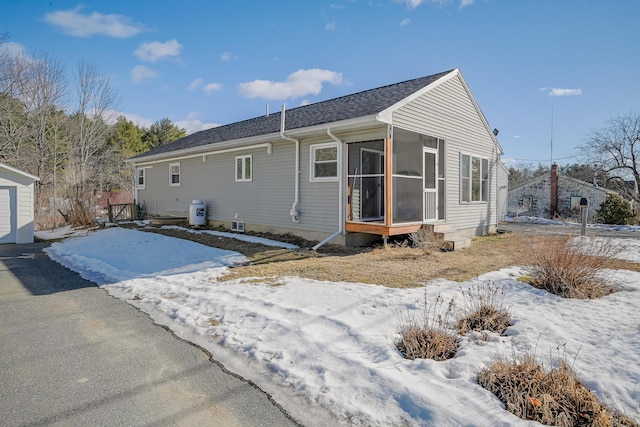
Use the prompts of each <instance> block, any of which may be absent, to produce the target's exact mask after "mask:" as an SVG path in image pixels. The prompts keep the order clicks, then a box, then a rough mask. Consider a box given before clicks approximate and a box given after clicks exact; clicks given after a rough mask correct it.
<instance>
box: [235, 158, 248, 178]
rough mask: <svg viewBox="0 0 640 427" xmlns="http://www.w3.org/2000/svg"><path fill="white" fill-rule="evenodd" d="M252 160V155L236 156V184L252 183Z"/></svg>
mask: <svg viewBox="0 0 640 427" xmlns="http://www.w3.org/2000/svg"><path fill="white" fill-rule="evenodd" d="M251 177H252V158H251V155H250V154H249V155H247V156H236V182H246V181H251V179H252V178H251Z"/></svg>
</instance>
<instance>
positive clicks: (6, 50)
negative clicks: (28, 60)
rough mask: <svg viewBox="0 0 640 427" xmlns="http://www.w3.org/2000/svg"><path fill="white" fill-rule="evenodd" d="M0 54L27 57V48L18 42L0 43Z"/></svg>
mask: <svg viewBox="0 0 640 427" xmlns="http://www.w3.org/2000/svg"><path fill="white" fill-rule="evenodd" d="M0 55H8V56H12V57H19V56H20V57H28V56H29V55H28V54H27V49H26V48H25V47H24V46H23V45H21V44H20V43H15V42H6V43H2V44H0Z"/></svg>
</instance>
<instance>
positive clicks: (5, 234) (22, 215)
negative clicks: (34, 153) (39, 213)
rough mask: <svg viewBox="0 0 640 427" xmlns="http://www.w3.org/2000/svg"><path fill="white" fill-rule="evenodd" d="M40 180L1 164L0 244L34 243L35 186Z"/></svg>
mask: <svg viewBox="0 0 640 427" xmlns="http://www.w3.org/2000/svg"><path fill="white" fill-rule="evenodd" d="M39 179H40V178H38V177H37V176H33V175H31V174H28V173H26V172H23V171H21V170H18V169H15V168H12V167H11V166H7V165H5V164H4V163H0V243H33V205H34V197H33V185H34V183H35V182H36V181H38V180H39Z"/></svg>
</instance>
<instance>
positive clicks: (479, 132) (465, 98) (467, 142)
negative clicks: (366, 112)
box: [393, 76, 499, 234]
mask: <svg viewBox="0 0 640 427" xmlns="http://www.w3.org/2000/svg"><path fill="white" fill-rule="evenodd" d="M481 114H482V113H481V112H479V110H478V109H476V106H475V104H474V102H473V100H472V98H471V94H470V93H469V92H467V88H466V86H465V85H464V83H463V81H462V79H461V78H460V77H459V76H453V77H451V78H449V79H446V80H444V81H442V82H440V83H439V84H437V85H436V86H435V87H433V88H432V89H431V90H429V91H428V92H427V93H426V94H424V95H422V96H419V97H418V98H416V99H415V100H413V101H411V102H410V103H408V104H407V105H405V106H403V107H402V108H400V109H398V110H397V111H395V112H394V113H393V124H394V126H398V127H402V128H404V129H407V130H411V131H414V132H418V133H422V134H424V135H431V136H434V137H438V138H442V139H444V140H445V141H446V143H445V144H446V153H447V157H446V167H445V173H446V180H445V181H446V186H447V188H446V212H445V220H446V221H447V223H450V224H451V225H452V226H453V227H455V228H456V229H458V230H469V231H472V230H476V229H478V228H479V227H486V226H489V225H492V224H497V222H498V216H497V193H496V187H497V182H496V181H497V180H496V169H497V167H496V164H495V159H497V158H498V155H499V147H498V146H497V145H496V144H495V142H494V140H493V138H492V135H491V131H490V130H489V129H488V128H487V126H486V125H485V123H484V122H483V120H482V116H481ZM461 153H465V154H469V155H473V156H476V157H480V158H484V159H488V164H487V172H488V175H487V181H486V184H485V185H486V188H487V190H486V191H485V194H486V197H487V203H489V205H490V207H489V208H487V205H486V204H485V203H466V202H462V201H461V194H460V177H461V172H460V163H461V162H460V154H461ZM494 206H495V207H496V208H495V209H494ZM470 234H471V233H470Z"/></svg>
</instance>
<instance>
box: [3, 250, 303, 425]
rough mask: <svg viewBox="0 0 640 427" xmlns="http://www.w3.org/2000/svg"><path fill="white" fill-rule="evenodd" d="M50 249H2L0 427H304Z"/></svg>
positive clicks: (253, 388) (272, 402)
mask: <svg viewBox="0 0 640 427" xmlns="http://www.w3.org/2000/svg"><path fill="white" fill-rule="evenodd" d="M46 246H47V244H43V243H36V244H30V245H0V414H1V416H0V425H2V426H22V425H25V426H26V425H29V426H43V425H65V426H80V425H82V426H88V425H91V426H115V425H122V426H124V425H126V426H143V425H148V426H151V425H153V426H157V425H184V426H258V425H259V426H288V425H289V426H293V425H297V423H296V422H295V421H294V420H293V419H292V418H291V417H290V416H289V415H288V414H287V413H286V412H285V411H284V410H283V409H282V408H280V407H279V406H278V405H277V404H276V403H275V402H274V401H273V400H272V399H271V398H270V397H269V396H268V395H266V394H265V393H264V392H262V391H261V390H259V389H258V388H257V387H255V386H253V385H252V384H251V383H250V382H248V381H246V380H244V379H242V378H239V377H237V376H235V375H233V374H231V373H229V372H227V371H225V370H224V368H222V367H221V366H220V365H219V364H217V363H215V361H213V360H212V359H210V357H209V355H207V354H206V353H205V352H204V351H203V350H201V349H199V348H196V347H195V346H193V345H191V344H189V343H187V342H185V341H183V340H180V339H178V338H176V337H175V336H174V335H173V334H172V333H171V332H169V331H167V330H166V329H164V328H162V327H160V326H157V325H155V324H154V323H153V322H152V320H151V319H150V318H149V317H148V316H147V315H146V314H144V313H142V312H140V311H138V310H137V309H136V308H134V307H132V306H130V305H129V304H127V303H126V302H123V301H120V300H116V299H114V298H112V297H110V296H109V295H108V294H107V293H106V291H104V290H102V289H99V288H97V287H96V286H95V285H94V284H93V283H91V282H88V281H86V280H84V279H82V278H80V277H79V276H78V275H77V274H76V273H74V272H72V271H70V270H68V269H66V268H64V267H62V266H60V265H59V264H57V263H56V262H54V261H51V260H50V259H49V258H48V257H47V255H46V254H45V253H43V252H42V249H43V248H44V247H46Z"/></svg>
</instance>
